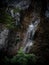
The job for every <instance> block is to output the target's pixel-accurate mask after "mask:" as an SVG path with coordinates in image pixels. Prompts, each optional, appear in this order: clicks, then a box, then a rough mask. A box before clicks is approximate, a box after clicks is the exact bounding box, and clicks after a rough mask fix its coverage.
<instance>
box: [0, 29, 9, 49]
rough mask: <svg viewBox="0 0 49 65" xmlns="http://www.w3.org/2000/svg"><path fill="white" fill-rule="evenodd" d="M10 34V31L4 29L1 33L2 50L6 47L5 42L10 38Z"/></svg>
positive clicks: (0, 44) (0, 45)
mask: <svg viewBox="0 0 49 65" xmlns="http://www.w3.org/2000/svg"><path fill="white" fill-rule="evenodd" d="M8 32H9V30H7V29H4V30H3V31H2V32H1V33H0V49H1V48H2V47H3V46H4V45H5V41H6V39H7V37H8Z"/></svg>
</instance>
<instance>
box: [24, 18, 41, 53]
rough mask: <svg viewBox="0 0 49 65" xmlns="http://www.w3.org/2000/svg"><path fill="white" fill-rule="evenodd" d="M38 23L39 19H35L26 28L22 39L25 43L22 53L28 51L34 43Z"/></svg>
mask: <svg viewBox="0 0 49 65" xmlns="http://www.w3.org/2000/svg"><path fill="white" fill-rule="evenodd" d="M39 23H40V19H37V20H36V21H35V22H34V23H31V24H30V25H29V27H28V29H27V33H26V37H25V39H24V44H26V45H25V46H24V48H23V52H24V53H28V52H29V51H30V49H31V46H33V44H34V40H33V37H34V34H35V32H36V30H37V27H38V24H39Z"/></svg>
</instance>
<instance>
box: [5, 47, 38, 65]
mask: <svg viewBox="0 0 49 65" xmlns="http://www.w3.org/2000/svg"><path fill="white" fill-rule="evenodd" d="M22 49H23V48H21V49H20V50H19V52H18V54H16V55H15V56H13V57H12V58H8V57H5V59H4V63H5V64H8V63H11V64H17V65H34V64H35V63H36V60H37V57H36V56H35V55H34V54H25V53H23V52H22Z"/></svg>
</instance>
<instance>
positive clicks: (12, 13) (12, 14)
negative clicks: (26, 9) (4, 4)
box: [11, 9, 14, 17]
mask: <svg viewBox="0 0 49 65" xmlns="http://www.w3.org/2000/svg"><path fill="white" fill-rule="evenodd" d="M11 16H12V17H14V12H13V9H11Z"/></svg>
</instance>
